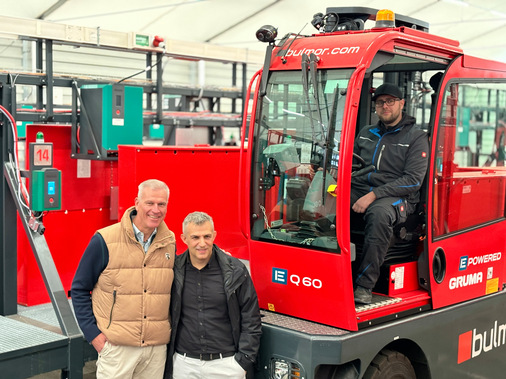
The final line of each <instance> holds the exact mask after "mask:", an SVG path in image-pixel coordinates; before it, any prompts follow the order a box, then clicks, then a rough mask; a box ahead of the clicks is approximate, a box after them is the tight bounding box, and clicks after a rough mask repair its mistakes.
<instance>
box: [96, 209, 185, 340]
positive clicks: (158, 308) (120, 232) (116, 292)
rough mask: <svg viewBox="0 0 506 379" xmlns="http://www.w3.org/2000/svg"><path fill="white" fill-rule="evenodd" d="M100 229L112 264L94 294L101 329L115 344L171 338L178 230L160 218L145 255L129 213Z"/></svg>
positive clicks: (105, 271)
mask: <svg viewBox="0 0 506 379" xmlns="http://www.w3.org/2000/svg"><path fill="white" fill-rule="evenodd" d="M134 209H135V207H131V208H129V209H127V210H126V212H125V214H124V215H123V217H122V218H121V222H120V223H117V224H114V225H111V226H108V227H106V228H103V229H100V230H98V231H97V233H100V234H101V235H102V237H103V238H104V240H105V243H106V245H107V248H108V249H109V263H108V264H107V267H106V268H105V270H104V271H103V272H102V274H101V275H100V277H99V279H98V281H97V284H96V285H95V287H94V289H93V292H92V304H93V313H94V314H95V318H96V319H97V325H98V328H99V329H100V330H101V331H102V333H104V334H105V336H106V337H107V339H108V340H109V341H110V342H111V343H112V344H115V345H127V346H149V345H163V344H166V343H168V342H169V340H170V333H171V327H170V319H169V304H170V290H171V287H172V280H173V279H174V271H173V267H174V258H175V238H174V233H173V232H172V231H170V230H169V229H168V228H167V225H166V224H165V223H164V222H162V223H161V224H160V226H159V227H158V230H157V233H156V236H155V238H154V240H153V242H152V243H151V246H150V247H149V250H148V252H147V253H144V250H143V248H142V246H141V244H140V243H139V242H138V241H137V240H136V238H135V235H134V231H133V227H132V221H131V219H130V214H131V213H132V211H133V210H134Z"/></svg>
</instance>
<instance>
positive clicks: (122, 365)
mask: <svg viewBox="0 0 506 379" xmlns="http://www.w3.org/2000/svg"><path fill="white" fill-rule="evenodd" d="M166 357H167V345H158V346H144V347H139V346H118V345H112V344H110V343H109V342H106V343H105V345H104V348H103V349H102V351H101V352H100V354H99V355H98V360H97V379H127V378H128V379H162V378H163V371H164V369H165V359H166Z"/></svg>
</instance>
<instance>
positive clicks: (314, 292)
mask: <svg viewBox="0 0 506 379" xmlns="http://www.w3.org/2000/svg"><path fill="white" fill-rule="evenodd" d="M250 250H251V275H252V277H253V280H254V283H255V288H256V290H257V294H258V298H259V302H260V307H261V308H264V309H269V310H271V311H276V312H279V313H285V314H289V315H291V316H295V317H299V318H302V319H305V320H311V321H317V322H321V323H324V324H327V325H332V326H340V327H345V328H346V329H355V328H356V322H355V320H353V322H350V323H349V324H348V325H344V326H343V325H342V323H343V317H342V316H343V315H342V312H343V310H344V309H351V308H354V305H353V296H352V295H353V294H352V291H351V290H349V291H347V289H348V287H349V286H350V284H351V267H350V265H349V264H347V263H348V262H349V261H348V259H347V258H345V257H343V256H342V255H341V254H332V253H324V252H318V253H315V252H314V251H312V252H311V253H309V252H308V251H307V250H306V249H304V248H299V247H287V246H278V245H276V244H272V243H269V244H268V243H262V242H256V241H251V242H250ZM260 263H261V264H260Z"/></svg>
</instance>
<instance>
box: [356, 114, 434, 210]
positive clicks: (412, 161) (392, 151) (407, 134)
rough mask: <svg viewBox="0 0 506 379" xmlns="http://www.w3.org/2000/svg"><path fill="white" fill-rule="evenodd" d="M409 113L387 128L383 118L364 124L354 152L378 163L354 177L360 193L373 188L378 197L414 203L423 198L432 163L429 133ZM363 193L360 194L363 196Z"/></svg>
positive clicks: (370, 161) (366, 160) (368, 161)
mask: <svg viewBox="0 0 506 379" xmlns="http://www.w3.org/2000/svg"><path fill="white" fill-rule="evenodd" d="M415 122H416V120H415V119H414V118H413V117H411V116H408V115H406V114H404V115H403V117H402V119H401V121H400V122H399V124H397V125H396V126H395V127H393V128H390V129H387V128H386V127H385V125H384V124H383V122H381V121H379V122H378V123H377V124H376V125H370V126H366V127H364V128H362V130H360V132H359V135H358V136H357V138H356V139H355V146H354V150H353V151H354V152H355V153H356V154H358V155H360V156H361V157H362V158H363V159H364V160H365V162H366V163H367V164H373V165H374V166H375V169H374V171H372V172H370V173H369V174H366V175H362V176H358V177H353V178H352V183H351V187H352V191H355V192H357V193H358V194H360V196H363V195H365V194H366V193H368V192H370V191H373V192H374V194H375V195H376V197H377V198H378V199H379V198H382V197H390V196H392V197H399V198H404V199H406V200H407V201H409V202H410V203H412V204H416V203H418V202H419V201H420V194H419V189H420V187H421V185H422V182H423V179H424V177H425V173H426V171H427V164H428V162H427V161H428V150H429V144H428V136H427V133H426V132H424V131H423V130H421V129H420V128H419V127H417V126H415ZM360 196H359V197H360Z"/></svg>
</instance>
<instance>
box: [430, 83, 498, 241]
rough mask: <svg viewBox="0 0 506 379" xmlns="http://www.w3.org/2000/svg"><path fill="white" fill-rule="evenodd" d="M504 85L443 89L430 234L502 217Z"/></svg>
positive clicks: (467, 226) (456, 230) (475, 224)
mask: <svg viewBox="0 0 506 379" xmlns="http://www.w3.org/2000/svg"><path fill="white" fill-rule="evenodd" d="M505 132H506V83H497V82H484V81H479V82H478V81H476V82H468V83H466V82H460V83H452V84H449V85H447V87H446V89H445V93H444V98H443V103H442V106H441V113H440V117H439V120H438V128H437V137H436V138H437V139H436V141H437V146H436V156H435V158H436V159H435V170H434V176H435V177H434V178H433V183H434V191H433V195H434V202H433V221H434V222H433V236H434V237H436V238H437V237H441V236H444V235H447V234H450V233H455V232H459V231H463V230H466V229H469V228H472V227H476V226H478V225H481V224H484V223H488V222H493V221H495V220H498V219H501V218H503V217H504V211H505V210H504V206H505V189H506V168H505V167H504V161H505V146H506V136H505Z"/></svg>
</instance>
